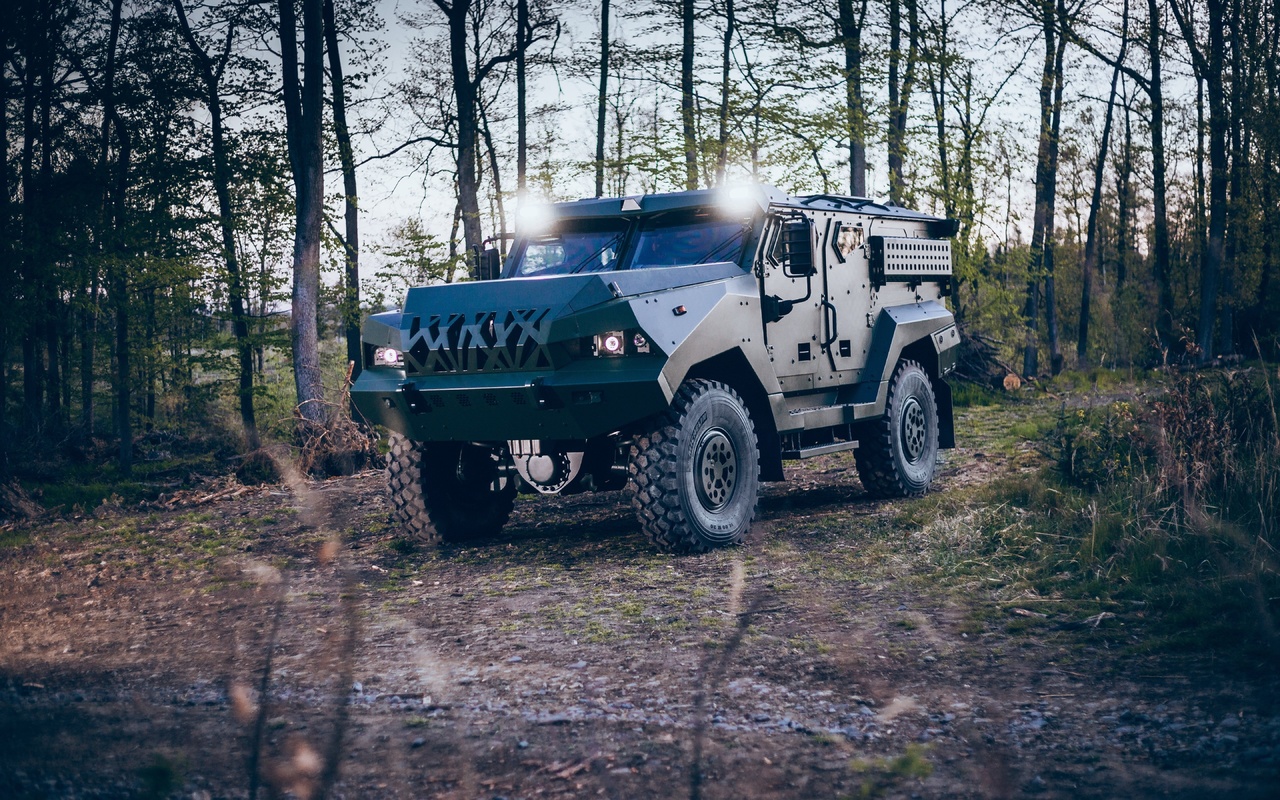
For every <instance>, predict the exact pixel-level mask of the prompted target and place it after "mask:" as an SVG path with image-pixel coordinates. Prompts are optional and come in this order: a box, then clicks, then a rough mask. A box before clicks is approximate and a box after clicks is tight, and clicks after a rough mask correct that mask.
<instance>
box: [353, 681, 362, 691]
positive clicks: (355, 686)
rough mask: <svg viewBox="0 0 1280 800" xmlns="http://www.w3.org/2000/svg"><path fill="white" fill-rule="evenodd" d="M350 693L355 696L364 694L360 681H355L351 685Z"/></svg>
mask: <svg viewBox="0 0 1280 800" xmlns="http://www.w3.org/2000/svg"><path fill="white" fill-rule="evenodd" d="M351 691H353V692H355V693H356V694H364V684H363V683H361V682H360V681H356V682H355V683H353V684H351Z"/></svg>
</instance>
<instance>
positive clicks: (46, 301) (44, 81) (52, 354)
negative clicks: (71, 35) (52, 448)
mask: <svg viewBox="0 0 1280 800" xmlns="http://www.w3.org/2000/svg"><path fill="white" fill-rule="evenodd" d="M44 35H45V36H46V40H45V43H44V44H43V46H42V48H41V50H42V53H41V58H40V70H39V71H40V123H39V124H40V173H39V175H38V176H37V180H38V181H39V183H40V196H41V203H40V215H41V220H40V225H39V230H40V232H41V235H40V239H39V244H40V246H41V261H40V264H41V268H42V271H44V274H43V275H41V276H40V281H39V283H38V285H39V290H38V294H37V297H38V298H39V299H38V301H37V305H36V306H35V308H34V309H33V311H35V313H36V314H37V315H40V314H41V312H43V314H42V316H43V317H44V330H43V331H41V330H40V322H39V321H38V320H33V325H34V326H35V327H36V332H35V333H33V336H41V335H42V336H43V338H44V345H45V356H46V361H45V366H44V378H45V381H46V383H45V390H44V396H45V400H46V401H47V404H48V405H47V408H48V412H47V414H46V415H45V424H46V426H50V427H52V426H57V425H58V424H59V423H61V421H62V420H61V417H62V409H61V403H60V402H59V394H58V390H59V388H60V387H59V381H58V331H57V327H56V326H57V322H56V320H57V319H58V318H59V309H58V288H57V285H56V284H55V283H54V282H55V281H56V273H55V271H54V270H53V269H52V267H53V254H52V241H51V238H52V237H51V236H50V233H51V231H50V230H49V228H48V227H47V226H48V225H49V224H50V223H49V222H47V221H46V220H45V217H46V215H47V212H48V208H49V206H48V205H47V204H48V194H49V192H50V187H51V185H52V182H53V119H52V117H53V61H54V55H53V50H54V44H53V42H52V41H51V40H50V39H49V38H47V37H49V36H50V35H51V32H49V31H46V32H45V33H44ZM23 189H24V191H25V189H26V187H25V186H24V187H23Z"/></svg>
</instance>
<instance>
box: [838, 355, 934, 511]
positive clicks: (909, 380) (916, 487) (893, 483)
mask: <svg viewBox="0 0 1280 800" xmlns="http://www.w3.org/2000/svg"><path fill="white" fill-rule="evenodd" d="M853 452H854V460H855V461H856V462H857V464H858V477H860V478H861V479H862V485H863V486H864V487H865V488H866V490H867V493H868V494H870V495H872V496H873V497H919V496H920V495H922V494H924V493H925V492H926V491H928V490H929V484H930V483H932V482H933V475H934V472H935V471H936V469H937V464H938V400H937V397H936V396H935V395H934V393H933V383H932V382H931V381H930V380H929V374H928V373H927V372H925V371H924V368H923V367H921V366H920V365H919V364H918V363H916V362H915V361H906V360H904V361H900V362H898V368H897V369H896V370H895V371H894V373H893V379H892V380H890V381H889V398H888V400H887V401H886V402H885V414H884V416H883V417H881V418H880V419H877V420H873V421H871V422H868V423H866V424H865V427H864V428H863V431H862V435H861V436H860V437H859V439H858V449H857V450H855V451H853Z"/></svg>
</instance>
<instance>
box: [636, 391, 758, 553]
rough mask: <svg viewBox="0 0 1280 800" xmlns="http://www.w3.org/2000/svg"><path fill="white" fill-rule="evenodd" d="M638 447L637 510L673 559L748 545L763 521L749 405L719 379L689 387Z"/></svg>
mask: <svg viewBox="0 0 1280 800" xmlns="http://www.w3.org/2000/svg"><path fill="white" fill-rule="evenodd" d="M648 431H649V432H648V433H646V434H644V435H642V436H640V437H639V438H637V439H636V440H635V443H634V444H632V446H631V461H630V463H629V465H628V471H629V472H630V481H629V482H628V488H629V490H630V492H631V505H632V506H633V507H634V508H635V510H636V516H637V517H639V519H640V527H642V528H643V529H644V531H645V533H646V534H648V536H649V538H650V539H651V540H652V541H653V543H654V544H656V545H657V546H658V547H660V548H661V549H663V550H666V551H668V552H672V553H704V552H706V551H708V550H711V549H712V548H716V547H725V546H728V545H735V544H739V543H741V542H742V539H743V537H744V536H746V534H747V531H748V530H749V529H750V528H751V523H752V521H753V520H754V519H755V516H756V502H757V499H758V497H759V493H760V446H759V443H758V442H757V440H756V432H755V426H754V425H753V424H752V422H751V415H750V414H748V413H747V407H746V404H745V403H743V401H742V398H741V397H739V396H738V394H737V392H735V391H734V390H733V389H731V388H729V386H727V385H726V384H723V383H719V382H717V381H708V380H692V381H685V383H684V384H682V385H681V386H680V390H679V391H678V392H676V396H675V399H674V400H673V401H672V403H671V408H669V409H667V410H666V411H665V412H663V413H662V414H659V415H657V416H655V417H654V418H653V419H652V420H650V424H649V425H648Z"/></svg>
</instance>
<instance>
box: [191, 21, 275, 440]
mask: <svg viewBox="0 0 1280 800" xmlns="http://www.w3.org/2000/svg"><path fill="white" fill-rule="evenodd" d="M173 10H174V12H175V13H176V14H177V16H178V29H179V31H180V32H181V33H182V38H183V40H184V41H185V42H186V43H187V48H188V49H189V50H190V51H191V57H192V59H193V60H194V61H195V64H196V71H197V72H198V74H199V76H200V83H201V85H202V86H203V87H204V102H205V107H206V108H207V109H208V110H209V127H210V140H211V143H212V150H213V176H212V177H213V190H214V194H215V195H217V198H218V227H219V229H220V231H221V233H222V263H223V265H224V266H225V267H226V270H227V301H228V304H229V305H230V306H231V332H232V335H233V336H234V337H235V341H236V357H237V360H238V362H239V368H240V369H239V372H240V374H239V386H238V392H237V394H238V395H239V405H240V424H241V426H242V427H243V428H244V436H245V444H246V445H247V446H248V448H249V449H250V450H257V449H258V448H259V447H261V446H262V444H261V441H260V440H259V437H258V421H257V418H256V417H255V415H254V410H253V343H252V341H251V340H250V338H249V317H248V313H247V309H246V307H245V285H244V278H243V277H242V275H241V270H240V259H239V256H238V254H237V253H236V219H235V211H234V209H233V208H232V204H231V164H230V161H229V159H228V155H227V141H226V123H225V122H224V120H223V109H222V78H223V75H224V73H225V72H226V68H227V63H228V62H229V61H230V58H231V54H232V45H233V44H234V42H235V39H236V30H237V28H238V25H239V20H237V19H236V18H235V17H234V16H233V17H231V18H230V19H228V20H226V23H225V24H226V27H227V30H226V33H225V37H224V39H223V42H222V48H221V51H220V52H219V53H218V54H217V55H216V57H214V56H210V55H209V53H208V52H207V51H206V50H205V48H204V45H202V44H201V43H200V42H199V41H198V40H197V39H196V35H195V31H194V30H192V27H191V23H190V21H189V20H188V19H187V11H186V9H185V8H184V7H183V5H182V0H173Z"/></svg>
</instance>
